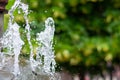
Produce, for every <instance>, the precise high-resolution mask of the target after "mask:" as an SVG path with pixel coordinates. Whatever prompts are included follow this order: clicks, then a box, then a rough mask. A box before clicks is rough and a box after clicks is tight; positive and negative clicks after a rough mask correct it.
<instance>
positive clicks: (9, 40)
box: [0, 0, 59, 80]
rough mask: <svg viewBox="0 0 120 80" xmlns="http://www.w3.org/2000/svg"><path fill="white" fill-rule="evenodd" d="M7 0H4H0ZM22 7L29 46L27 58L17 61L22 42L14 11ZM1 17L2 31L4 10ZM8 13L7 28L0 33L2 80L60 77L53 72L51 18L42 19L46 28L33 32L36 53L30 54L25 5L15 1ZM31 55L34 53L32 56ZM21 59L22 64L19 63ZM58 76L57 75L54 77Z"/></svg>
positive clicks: (54, 78)
mask: <svg viewBox="0 0 120 80" xmlns="http://www.w3.org/2000/svg"><path fill="white" fill-rule="evenodd" d="M2 1H7V0H2ZM16 9H18V10H22V12H23V14H24V15H23V17H24V19H25V29H24V31H25V33H26V37H27V41H28V44H29V48H30V51H29V52H30V53H29V55H30V56H29V58H28V59H25V60H24V61H22V60H20V54H21V49H22V47H23V45H25V42H24V41H23V40H22V39H21V35H20V32H19V29H20V27H21V26H20V25H18V24H17V23H16V22H15V21H14V16H13V13H14V11H15V10H16ZM4 11H6V10H5V9H2V12H1V14H0V15H1V16H0V22H1V23H0V24H1V26H0V28H1V29H0V30H1V31H0V32H1V33H3V15H4V14H3V12H4ZM8 14H9V15H10V18H9V22H8V28H7V30H6V31H5V32H4V34H2V35H0V44H1V45H0V49H2V51H0V76H3V75H5V76H7V75H8V76H7V77H5V76H3V79H2V80H12V79H13V78H14V79H13V80H59V78H58V76H57V75H56V73H55V65H56V62H55V60H54V57H55V56H54V50H53V37H54V31H55V26H54V20H53V19H52V18H51V17H49V18H47V19H46V20H45V25H44V26H45V29H44V30H43V31H41V32H38V33H37V34H36V36H37V37H36V38H35V40H36V42H37V44H38V46H37V47H36V53H35V54H33V45H32V42H31V35H30V31H31V30H30V23H29V20H28V14H29V10H28V5H26V4H24V3H22V2H21V0H16V1H15V3H14V5H13V6H12V7H11V9H10V10H9V11H8ZM34 55H35V56H36V57H35V58H34ZM22 62H24V63H23V64H24V65H23V64H21V63H22ZM56 76H57V78H56Z"/></svg>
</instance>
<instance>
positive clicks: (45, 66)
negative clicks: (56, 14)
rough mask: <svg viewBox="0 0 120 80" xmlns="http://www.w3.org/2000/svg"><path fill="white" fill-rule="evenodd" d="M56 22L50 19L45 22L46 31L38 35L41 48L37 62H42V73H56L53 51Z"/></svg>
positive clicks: (38, 50) (37, 55) (38, 51)
mask: <svg viewBox="0 0 120 80" xmlns="http://www.w3.org/2000/svg"><path fill="white" fill-rule="evenodd" d="M54 31H55V27H54V20H53V19H52V18H51V17H49V18H48V19H47V20H46V21H45V30H44V31H42V32H40V33H38V34H37V39H36V40H37V41H38V43H39V47H38V48H37V54H36V61H38V63H39V62H40V68H41V70H42V72H45V73H47V74H50V73H51V72H52V73H55V64H56V63H55V60H54V57H55V56H54V51H53V46H52V45H53V37H54Z"/></svg>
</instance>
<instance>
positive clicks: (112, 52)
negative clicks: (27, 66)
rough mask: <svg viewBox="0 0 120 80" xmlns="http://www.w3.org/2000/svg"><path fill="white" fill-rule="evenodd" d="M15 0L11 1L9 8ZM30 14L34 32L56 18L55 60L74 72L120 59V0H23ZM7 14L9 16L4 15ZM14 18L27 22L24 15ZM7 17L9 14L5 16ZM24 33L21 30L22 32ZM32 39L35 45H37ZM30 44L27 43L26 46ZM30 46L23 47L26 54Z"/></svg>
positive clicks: (94, 67) (32, 33) (104, 66)
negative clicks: (45, 22) (47, 19)
mask: <svg viewBox="0 0 120 80" xmlns="http://www.w3.org/2000/svg"><path fill="white" fill-rule="evenodd" d="M12 1H14V0H9V4H8V6H7V9H9V7H10V6H11V5H12V4H13V2H12ZM23 2H24V3H26V4H28V5H29V9H30V10H31V13H30V14H29V16H28V17H29V21H30V22H31V24H30V25H31V28H32V30H31V35H32V37H34V36H35V33H37V32H39V30H43V22H44V21H45V19H46V18H47V17H49V16H51V17H53V18H54V20H55V26H56V31H55V54H56V61H57V62H58V63H59V64H60V65H61V66H63V67H64V68H65V69H68V70H69V71H71V72H80V70H92V69H97V70H96V71H98V69H99V70H101V69H105V68H106V63H107V62H112V63H113V64H119V62H120V49H119V48H120V0H110V1H107V0H23ZM5 16H7V15H5ZM15 16H16V18H15V20H16V21H17V22H18V23H19V24H23V23H24V19H23V17H22V15H20V14H16V15H15ZM6 18H7V17H6ZM21 32H22V31H21ZM34 43H35V42H34V40H33V45H34ZM25 46H27V45H25ZM25 48H26V47H25ZM27 50H29V48H28V49H23V53H26V52H27Z"/></svg>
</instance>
